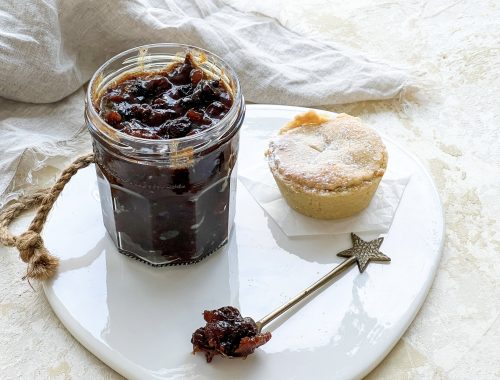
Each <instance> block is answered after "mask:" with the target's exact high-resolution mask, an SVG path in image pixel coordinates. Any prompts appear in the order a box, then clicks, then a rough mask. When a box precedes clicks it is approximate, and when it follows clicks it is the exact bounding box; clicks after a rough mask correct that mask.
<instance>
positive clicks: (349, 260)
mask: <svg viewBox="0 0 500 380" xmlns="http://www.w3.org/2000/svg"><path fill="white" fill-rule="evenodd" d="M351 239H352V248H349V249H346V250H345V251H342V252H340V253H338V254H337V255H338V256H340V257H345V258H346V260H344V261H343V262H341V263H340V264H339V265H337V266H336V267H335V268H333V269H332V270H331V271H330V272H328V273H327V274H325V275H324V276H323V277H321V278H320V279H319V280H318V281H316V282H315V283H314V284H312V285H311V286H309V287H308V288H307V289H305V290H304V291H302V292H301V293H299V294H297V295H296V296H295V297H294V298H292V299H291V300H290V301H288V302H287V303H285V304H284V305H282V306H280V307H279V308H277V309H276V310H274V311H273V312H271V313H269V314H268V315H266V316H265V317H264V318H262V319H260V320H258V321H257V322H256V324H257V328H258V330H259V332H260V331H262V328H263V327H264V326H265V325H267V324H268V323H270V322H271V321H273V320H274V319H276V318H278V317H279V316H280V315H282V314H283V313H284V312H286V311H287V310H289V309H290V308H292V307H293V306H295V305H296V304H298V303H299V302H300V301H302V300H303V299H304V298H306V297H307V296H309V295H311V294H312V293H314V292H315V291H316V290H318V289H319V288H321V287H323V286H324V285H326V284H327V283H328V282H329V281H330V280H332V279H333V278H334V277H336V276H337V275H338V274H339V273H342V272H343V271H344V270H346V269H347V268H349V267H350V266H351V265H352V264H354V263H357V264H358V268H359V271H360V272H361V273H363V272H364V271H365V269H366V267H367V266H368V264H369V263H370V262H371V261H391V259H390V258H389V257H388V256H386V255H384V254H383V253H382V252H380V251H379V248H380V246H381V245H382V242H383V241H384V238H382V237H380V238H377V239H375V240H371V241H364V240H363V239H361V238H360V237H359V236H358V235H356V234H354V233H351Z"/></svg>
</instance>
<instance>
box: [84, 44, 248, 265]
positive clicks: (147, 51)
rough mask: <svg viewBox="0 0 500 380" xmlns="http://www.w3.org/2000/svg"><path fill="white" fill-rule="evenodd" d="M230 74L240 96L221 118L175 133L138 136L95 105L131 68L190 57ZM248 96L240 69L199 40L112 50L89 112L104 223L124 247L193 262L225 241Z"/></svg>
mask: <svg viewBox="0 0 500 380" xmlns="http://www.w3.org/2000/svg"><path fill="white" fill-rule="evenodd" d="M187 52H190V53H191V54H192V56H193V57H194V59H195V61H196V63H197V65H198V66H199V67H200V68H201V69H202V70H204V71H206V72H207V73H210V75H212V76H213V77H215V78H218V79H220V80H222V81H224V82H225V84H226V86H227V88H228V89H229V90H230V92H231V93H232V97H233V104H232V106H231V108H230V110H229V111H228V112H227V114H226V115H225V116H224V117H223V118H222V119H221V120H220V121H219V122H218V123H216V124H215V125H213V126H211V127H210V128H208V129H206V130H204V131H201V132H199V133H198V134H195V135H192V136H186V137H182V138H177V139H170V140H152V139H144V138H138V137H133V136H130V135H128V134H125V133H122V132H120V131H118V130H116V129H114V128H113V127H111V126H110V125H108V124H107V123H106V122H105V121H104V120H103V119H102V118H101V117H100V116H99V113H98V111H97V109H96V105H97V104H98V103H97V102H98V100H99V99H100V96H101V94H102V93H103V91H104V90H105V89H106V88H107V87H108V86H109V85H110V84H113V83H115V82H116V81H117V80H119V78H120V77H122V76H123V75H124V74H127V73H131V72H134V73H136V72H138V71H139V72H140V71H146V72H154V71H155V70H161V69H165V67H166V66H168V65H170V64H172V63H174V62H180V61H182V60H183V58H184V56H185V55H186V53H187ZM244 115H245V104H244V100H243V96H242V94H241V89H240V85H239V81H238V78H237V76H236V74H235V72H234V71H233V70H232V69H231V68H230V67H229V66H228V65H227V64H226V63H225V62H224V61H223V60H222V59H221V58H219V57H217V56H216V55H214V54H212V53H210V52H208V51H206V50H202V49H199V48H196V47H193V46H188V45H180V44H155V45H146V46H140V47H137V48H134V49H131V50H127V51H125V52H123V53H121V54H118V55H117V56H115V57H113V58H111V59H110V60H109V61H107V62H106V63H105V64H104V65H103V66H101V67H100V68H99V69H98V70H97V71H96V73H95V74H94V76H93V77H92V79H91V81H90V84H89V86H88V90H87V96H86V106H85V120H86V123H87V126H88V128H89V131H90V134H91V136H92V143H93V149H94V155H95V162H96V165H95V167H96V171H97V178H98V187H99V195H100V199H101V208H102V215H103V220H104V225H105V227H106V229H107V231H108V233H109V235H110V236H111V238H112V239H113V241H114V242H115V244H116V246H117V248H118V250H119V251H120V252H121V253H123V254H125V255H128V256H132V257H134V258H136V259H139V260H140V261H143V262H145V263H148V264H151V265H154V266H163V265H174V264H189V263H194V262H197V261H199V260H201V259H202V258H204V257H206V256H207V255H209V254H211V253H212V252H214V251H216V250H217V249H218V248H219V247H221V246H222V245H224V244H225V243H226V242H227V240H228V236H229V233H230V231H231V227H232V225H233V219H234V207H235V193H236V161H237V157H238V143H239V131H240V127H241V124H242V122H243V118H244Z"/></svg>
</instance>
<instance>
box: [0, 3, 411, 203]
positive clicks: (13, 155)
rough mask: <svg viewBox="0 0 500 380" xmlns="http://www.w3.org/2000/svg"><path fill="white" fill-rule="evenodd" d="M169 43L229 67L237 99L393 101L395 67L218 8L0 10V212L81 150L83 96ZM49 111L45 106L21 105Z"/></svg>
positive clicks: (398, 73)
mask: <svg viewBox="0 0 500 380" xmlns="http://www.w3.org/2000/svg"><path fill="white" fill-rule="evenodd" d="M155 42H178V43H186V44H192V45H196V46H200V47H203V48H206V49H208V50H210V51H212V52H214V53H216V54H218V55H220V56H221V57H223V58H224V59H225V60H226V61H227V62H228V63H229V64H230V65H232V66H233V67H234V68H235V70H236V72H237V73H238V76H239V78H240V81H241V84H242V88H243V93H244V95H245V98H246V100H248V101H251V102H256V103H279V104H289V105H303V106H310V105H321V104H338V103H348V102H355V101H360V100H368V99H387V98H392V97H395V96H398V94H400V93H401V91H402V90H403V89H404V88H406V87H408V86H410V85H411V78H410V77H409V75H408V74H407V72H406V71H405V70H403V69H401V68H398V67H395V66H392V65H389V64H386V63H383V62H379V61H376V60H374V59H368V58H366V57H364V56H363V55H362V54H360V53H357V52H353V51H351V50H348V49H346V48H343V47H341V46H337V45H335V44H333V43H330V42H325V41H316V40H313V39H311V38H307V37H303V36H299V35H297V34H295V33H293V32H291V31H289V30H287V29H286V28H284V27H283V26H281V25H280V24H279V23H278V22H277V21H276V20H275V19H273V18H270V17H266V16H264V15H260V14H252V13H245V12H242V11H239V10H236V9H233V8H231V7H229V6H227V5H224V4H223V3H222V2H220V1H219V0H137V1H132V0H112V1H103V0H64V1H56V0H45V1H43V2H42V1H32V2H29V3H26V2H21V1H17V0H3V1H2V2H0V63H1V67H2V70H0V97H3V99H1V98H0V207H1V205H2V204H3V203H5V201H7V200H8V199H10V198H11V197H13V196H16V195H17V194H18V193H17V192H16V190H18V189H22V188H23V187H26V185H27V184H28V185H34V186H37V185H44V184H38V183H37V182H36V180H37V177H38V176H37V173H39V171H40V170H46V169H47V167H51V166H57V165H59V166H61V165H64V163H65V161H64V160H63V159H64V158H67V157H70V156H73V155H75V154H76V152H79V151H82V150H85V149H88V148H89V145H88V137H87V135H86V133H85V131H84V128H83V127H82V125H83V90H82V89H81V88H82V85H83V84H84V83H85V82H86V81H88V79H89V78H90V76H91V75H92V73H93V72H94V71H95V69H96V68H97V67H98V66H100V65H101V64H102V63H104V62H105V61H106V60H107V59H108V58H110V57H112V56H113V55H115V54H116V53H119V52H121V51H123V50H126V49H128V48H131V47H134V46H138V45H142V44H147V43H155ZM26 102H29V103H48V104H28V103H26Z"/></svg>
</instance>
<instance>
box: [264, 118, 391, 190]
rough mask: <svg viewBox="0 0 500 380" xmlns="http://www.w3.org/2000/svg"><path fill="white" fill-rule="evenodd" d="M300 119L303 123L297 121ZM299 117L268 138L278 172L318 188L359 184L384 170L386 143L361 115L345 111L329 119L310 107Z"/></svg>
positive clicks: (274, 170)
mask: <svg viewBox="0 0 500 380" xmlns="http://www.w3.org/2000/svg"><path fill="white" fill-rule="evenodd" d="M308 115H310V116H311V117H310V118H308ZM298 120H300V125H298V124H297V123H295V121H298ZM308 120H309V121H311V122H310V123H308ZM317 120H320V123H319V124H318V123H317ZM295 121H294V122H292V123H289V124H288V125H287V126H285V127H284V128H283V129H282V130H281V131H280V135H279V136H277V137H276V138H274V139H273V140H272V141H271V142H270V144H269V150H268V152H267V156H268V160H269V166H270V168H271V170H272V171H273V174H275V175H280V176H282V178H283V179H285V180H288V181H291V182H293V183H295V184H298V185H302V186H305V187H308V188H311V189H317V190H335V189H339V188H346V187H351V186H356V185H359V184H360V183H362V182H364V181H370V180H372V179H373V178H374V177H380V176H382V175H383V174H384V172H385V168H386V166H387V151H386V148H385V146H384V144H383V142H382V140H381V139H380V137H379V136H378V134H377V133H376V132H375V131H373V130H372V129H370V128H368V127H366V126H365V125H364V124H363V123H362V122H361V120H360V119H358V118H356V117H352V116H349V115H346V114H340V115H338V116H337V117H336V118H335V119H333V120H325V119H324V118H318V116H317V114H315V113H314V112H308V113H307V114H303V115H299V117H298V118H296V119H295Z"/></svg>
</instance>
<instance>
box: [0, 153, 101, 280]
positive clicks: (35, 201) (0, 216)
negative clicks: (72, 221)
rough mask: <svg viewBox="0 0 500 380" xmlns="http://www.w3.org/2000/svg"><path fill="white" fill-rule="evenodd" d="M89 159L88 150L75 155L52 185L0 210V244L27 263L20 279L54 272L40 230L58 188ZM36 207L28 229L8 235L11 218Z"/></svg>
mask: <svg viewBox="0 0 500 380" xmlns="http://www.w3.org/2000/svg"><path fill="white" fill-rule="evenodd" d="M93 162H94V155H93V154H92V153H91V154H88V155H86V156H82V157H79V158H77V159H76V160H75V161H73V163H72V164H71V165H70V166H68V167H67V168H66V169H65V170H64V171H63V172H62V173H61V175H60V176H59V178H58V179H57V181H56V183H55V184H54V186H52V187H51V188H49V189H43V190H39V191H37V192H35V193H33V194H30V195H27V196H24V197H22V198H20V199H19V200H17V201H15V202H14V203H11V204H10V205H9V206H7V207H5V208H4V209H3V210H2V211H1V212H0V244H2V245H4V246H7V247H16V248H17V249H18V250H19V257H20V258H21V260H22V261H24V262H25V263H26V264H28V267H27V269H26V275H25V276H24V277H23V280H25V279H28V280H29V279H35V280H39V281H44V280H48V279H49V278H51V277H52V276H54V274H55V273H56V271H57V268H58V266H59V259H58V258H57V257H55V256H53V255H51V254H50V252H49V251H48V250H47V248H45V246H44V244H43V240H42V237H41V236H40V233H41V232H42V229H43V226H44V224H45V221H46V220H47V216H48V215H49V212H50V210H51V209H52V206H53V205H54V203H55V201H56V199H57V198H58V197H59V194H60V193H61V191H62V189H64V186H66V184H67V183H68V182H69V180H70V179H71V177H73V176H74V175H75V174H76V173H77V172H78V170H80V169H83V168H85V167H87V166H89V165H90V164H91V163H93ZM36 206H38V210H37V211H36V214H35V217H34V218H33V220H32V221H31V223H30V225H29V227H28V229H27V230H26V231H25V232H23V233H22V234H21V235H19V236H14V235H12V234H11V232H10V231H9V228H8V227H9V225H10V224H11V223H12V221H14V220H15V219H16V218H17V217H18V216H19V214H21V212H23V211H25V210H29V209H32V208H34V207H36Z"/></svg>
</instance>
